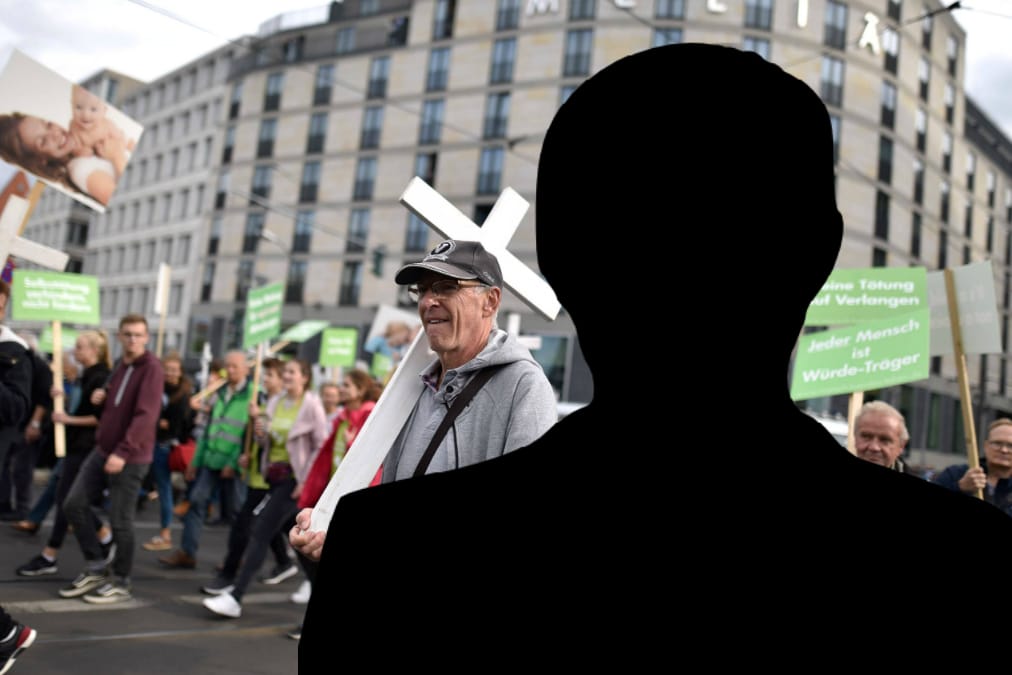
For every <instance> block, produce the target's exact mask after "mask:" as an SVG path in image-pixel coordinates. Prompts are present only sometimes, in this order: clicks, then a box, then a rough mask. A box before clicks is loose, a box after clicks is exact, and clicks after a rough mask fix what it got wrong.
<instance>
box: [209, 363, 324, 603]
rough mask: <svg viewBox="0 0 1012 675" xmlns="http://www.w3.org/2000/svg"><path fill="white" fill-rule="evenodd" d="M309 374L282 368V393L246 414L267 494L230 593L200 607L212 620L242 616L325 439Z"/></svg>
mask: <svg viewBox="0 0 1012 675" xmlns="http://www.w3.org/2000/svg"><path fill="white" fill-rule="evenodd" d="M312 372H313V371H312V367H311V366H310V364H309V363H308V362H307V361H305V360H303V359H294V360H292V361H288V362H286V363H285V367H284V375H283V378H284V390H283V391H282V392H281V393H280V394H278V395H276V396H274V397H272V398H271V399H270V400H269V401H267V407H266V410H265V411H264V412H265V414H260V412H261V411H260V410H258V409H256V408H255V407H254V408H253V409H251V411H250V412H251V416H252V417H254V419H255V423H254V434H255V435H256V437H257V439H258V440H259V441H260V442H261V444H262V445H263V446H264V447H265V451H264V452H262V453H261V455H260V458H259V459H260V467H261V472H262V474H263V476H264V478H265V479H266V481H267V483H268V485H269V486H270V489H269V491H268V493H267V495H266V496H265V497H264V499H263V501H262V503H263V505H264V506H263V510H262V511H261V512H260V513H259V514H258V515H257V517H256V519H255V521H254V522H253V530H252V535H251V537H250V541H249V544H248V545H247V547H246V551H245V555H244V557H243V559H242V563H241V565H240V566H239V571H238V575H237V576H236V579H235V583H234V584H233V588H232V589H231V590H230V591H228V592H223V593H219V594H217V595H215V596H214V597H213V598H207V599H205V600H204V606H205V607H207V608H208V609H209V610H211V611H212V612H214V613H215V614H218V615H221V616H226V617H229V618H238V617H239V616H240V615H241V614H242V598H243V596H244V594H245V592H246V588H247V587H248V586H249V583H250V581H251V580H252V579H253V575H254V574H256V572H257V571H258V570H259V569H260V566H261V565H262V564H263V561H264V558H265V557H266V556H267V550H268V548H269V546H270V541H271V539H272V538H273V537H274V535H276V534H277V533H278V530H279V529H280V528H282V527H284V528H285V529H289V527H290V526H291V523H292V522H293V519H294V517H295V513H296V511H297V508H298V507H297V503H298V498H299V495H300V494H301V492H302V488H303V485H304V484H305V481H306V477H307V475H308V474H309V469H310V467H311V466H312V465H313V462H314V461H315V460H316V456H317V454H319V452H320V447H321V446H322V445H323V442H324V441H325V440H326V439H327V432H328V429H327V416H326V413H324V412H323V404H321V403H320V397H319V396H317V394H316V392H314V391H313V390H312Z"/></svg>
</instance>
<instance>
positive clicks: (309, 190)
mask: <svg viewBox="0 0 1012 675" xmlns="http://www.w3.org/2000/svg"><path fill="white" fill-rule="evenodd" d="M428 154H431V153H428ZM505 157H506V152H505V149H504V148H503V147H502V146H487V147H483V148H481V150H480V156H479V159H478V177H477V181H476V188H475V190H476V192H477V193H478V194H480V195H497V194H498V193H499V192H500V190H501V189H502V174H503V163H504V161H505ZM378 162H379V159H378V158H377V157H375V156H367V157H359V158H358V160H357V161H356V164H355V180H354V182H353V184H352V191H351V199H352V200H353V201H369V200H371V199H372V198H373V191H374V189H375V186H376V175H377V169H378ZM276 168H277V167H276V166H275V165H273V164H261V165H258V166H256V167H254V169H253V179H252V182H251V184H250V191H249V195H248V199H249V202H250V204H251V205H259V206H269V201H270V199H271V189H272V187H273V176H274V173H275V169H276ZM321 173H322V163H321V161H320V160H310V161H307V162H305V163H303V165H302V176H301V178H300V180H299V198H298V201H299V203H300V204H306V203H313V202H316V201H317V199H318V197H319V191H320V177H321ZM429 173H430V174H431V173H432V172H431V171H430V172H429ZM230 184H231V174H230V172H229V171H228V170H227V169H225V170H222V171H221V173H220V174H219V175H218V186H217V192H216V193H215V199H214V208H215V209H223V208H225V207H226V205H227V200H228V195H229V194H230V193H231V192H232V191H231V189H230ZM148 213H149V214H150V211H149V212H148ZM149 217H150V215H149Z"/></svg>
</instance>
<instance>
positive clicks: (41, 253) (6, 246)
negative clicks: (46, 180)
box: [0, 194, 70, 270]
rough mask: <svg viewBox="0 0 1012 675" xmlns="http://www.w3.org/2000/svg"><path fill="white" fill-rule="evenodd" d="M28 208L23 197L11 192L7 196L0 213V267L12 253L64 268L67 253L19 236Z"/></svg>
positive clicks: (53, 266) (43, 263) (50, 266)
mask: <svg viewBox="0 0 1012 675" xmlns="http://www.w3.org/2000/svg"><path fill="white" fill-rule="evenodd" d="M28 208H29V201H28V200H27V199H25V198H24V197H19V196H18V195H13V194H12V195H9V196H8V197H7V205H6V206H5V207H4V210H3V213H2V214H0V267H2V266H3V263H4V262H5V261H6V260H7V256H9V255H13V256H14V257H16V258H21V259H23V260H28V261H31V262H33V263H38V264H39V265H42V266H43V267H48V268H49V269H54V270H62V269H64V268H66V267H67V261H68V260H69V259H70V256H69V255H67V254H66V253H64V252H63V251H57V250H56V249H54V248H49V247H47V246H43V245H42V244H37V243H35V242H34V241H29V240H28V239H24V238H22V237H21V236H20V234H21V223H23V222H24V220H25V217H26V216H27V215H28Z"/></svg>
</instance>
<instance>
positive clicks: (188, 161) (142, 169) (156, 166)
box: [117, 136, 214, 190]
mask: <svg viewBox="0 0 1012 675" xmlns="http://www.w3.org/2000/svg"><path fill="white" fill-rule="evenodd" d="M213 148H214V137H213V136H208V137H206V138H205V139H204V144H203V148H202V149H201V148H200V145H199V144H198V143H197V141H193V142H192V143H188V144H187V145H186V147H185V148H182V147H180V148H174V149H173V150H171V151H170V152H169V153H168V154H167V155H165V154H161V153H159V154H157V155H155V156H154V157H152V158H151V159H147V158H143V159H140V160H138V161H137V164H136V169H135V168H134V163H133V162H131V163H129V164H127V167H126V171H125V172H124V173H123V180H122V182H121V184H120V185H119V186H118V187H117V189H118V190H129V189H131V188H133V187H138V188H142V187H145V186H146V185H148V184H149V183H151V182H154V181H159V180H166V179H168V178H175V177H176V176H182V175H185V174H187V173H190V172H192V171H196V170H197V169H207V168H210V166H211V151H212V149H213Z"/></svg>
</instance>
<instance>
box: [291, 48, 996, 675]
mask: <svg viewBox="0 0 1012 675" xmlns="http://www.w3.org/2000/svg"><path fill="white" fill-rule="evenodd" d="M833 154H834V150H833V138H832V131H831V125H830V120H829V115H828V112H827V109H826V107H825V105H824V104H823V103H822V101H821V100H820V99H819V97H818V96H817V95H816V94H815V93H814V91H813V90H812V89H811V88H810V87H809V86H808V85H806V84H805V83H804V82H802V81H801V80H799V79H797V78H795V77H794V76H791V75H789V74H787V73H785V72H784V71H783V70H782V69H781V68H780V67H778V66H776V65H774V64H772V63H769V62H767V61H765V60H763V59H762V58H761V57H759V56H757V55H756V54H753V53H749V52H743V51H740V50H737V49H734V48H730V47H722V46H716V45H704V44H679V45H672V46H665V47H658V48H654V49H649V50H646V51H642V52H639V53H636V54H633V55H631V56H628V57H625V58H622V59H620V60H618V61H616V62H615V63H613V64H611V65H609V66H607V67H605V68H604V69H602V70H601V71H600V72H598V73H597V74H595V75H593V76H592V77H590V78H589V79H588V80H586V81H585V82H584V83H583V84H581V85H580V86H579V87H578V88H577V89H576V90H575V91H574V92H573V93H572V95H571V96H570V98H569V99H568V100H567V102H566V103H565V104H563V105H562V106H561V107H560V109H559V111H558V112H557V114H556V116H555V118H554V120H553V121H552V123H551V126H550V128H549V129H548V131H547V134H546V137H545V139H544V144H543V148H542V152H541V156H540V160H539V168H538V180H537V195H536V214H537V252H538V264H539V267H540V270H541V272H542V273H543V274H544V276H545V278H546V279H547V280H548V281H549V283H550V284H551V285H552V287H553V288H554V289H555V291H556V293H557V295H558V297H559V300H560V301H561V303H562V306H563V308H564V309H565V310H566V311H567V312H569V313H570V315H571V316H572V320H573V322H574V324H575V326H576V329H577V332H578V338H579V341H580V346H581V348H582V350H583V353H584V355H585V356H586V360H587V363H588V365H589V366H590V369H591V372H592V374H593V378H594V397H593V401H592V402H591V403H590V404H589V405H588V406H586V407H585V408H583V409H581V410H578V411H576V412H575V413H572V414H570V415H569V416H568V417H566V418H565V419H563V420H562V421H560V422H559V423H558V424H557V425H556V426H555V427H553V428H552V429H551V430H549V431H548V432H547V433H546V434H545V435H544V436H542V437H541V439H539V440H538V441H536V442H535V443H533V444H531V445H530V446H527V447H525V448H522V449H520V450H517V451H515V452H513V453H511V454H509V455H506V456H504V457H502V458H498V459H495V460H492V461H489V462H485V463H482V464H478V465H475V466H472V467H467V468H464V469H460V470H457V471H453V472H448V473H443V474H436V475H429V476H425V477H423V478H422V479H420V480H409V481H404V482H398V483H392V484H388V485H383V486H381V487H380V488H369V489H367V490H363V491H359V492H355V493H352V494H349V495H347V496H345V497H344V498H342V500H341V502H340V503H339V504H338V506H337V509H336V511H335V514H334V517H333V520H332V522H331V525H330V529H329V533H328V538H327V541H326V545H325V547H324V549H323V555H322V559H321V567H320V572H319V574H318V576H317V583H316V585H315V586H314V588H313V593H312V599H311V601H310V604H309V607H308V609H307V614H306V617H305V626H304V630H303V634H302V642H301V644H300V648H299V650H300V672H312V667H311V664H312V663H314V659H318V658H320V657H321V654H323V653H325V652H326V650H327V649H328V648H329V647H330V643H329V642H328V640H330V635H331V631H333V630H337V631H338V634H339V635H340V634H341V633H343V631H344V630H345V628H347V626H348V622H347V621H344V620H340V619H335V617H336V616H337V614H339V613H340V612H342V611H348V612H349V613H350V615H349V618H348V621H352V622H362V621H364V622H365V623H366V625H368V626H370V627H371V628H372V629H374V630H377V631H379V632H381V633H383V634H384V635H387V636H388V638H389V641H390V644H391V645H397V644H398V640H399V639H402V638H413V639H418V638H421V637H423V636H424V639H436V640H438V636H440V635H442V636H445V637H448V638H450V639H451V640H452V636H453V635H457V634H458V631H460V632H461V633H463V634H469V635H473V634H480V633H481V632H482V631H490V632H492V633H496V631H497V630H498V629H501V628H502V627H503V626H512V627H514V628H516V629H517V630H527V631H528V632H527V633H525V634H526V635H528V636H531V635H551V636H552V638H551V639H550V642H553V645H554V647H556V648H560V647H561V644H562V643H565V644H566V645H567V647H571V648H573V649H583V650H586V649H592V648H600V647H601V646H602V645H605V644H607V645H611V646H614V645H615V644H616V643H615V639H616V638H617V636H618V635H619V634H621V635H626V636H628V635H634V636H635V635H639V636H642V635H644V634H650V633H651V632H652V630H656V629H657V626H656V625H655V624H656V619H653V618H651V617H654V616H655V614H653V613H652V612H653V610H651V611H649V612H648V611H646V609H644V608H645V607H646V608H650V607H654V608H661V609H662V611H669V610H674V609H677V610H678V611H679V612H684V611H685V607H686V606H687V604H688V603H689V600H688V598H689V597H691V596H693V594H694V593H696V592H699V593H703V594H704V597H705V598H706V601H705V603H704V605H701V607H702V606H705V607H706V608H709V609H707V611H710V609H713V611H714V612H716V611H717V610H716V609H715V608H718V607H721V608H723V609H722V611H731V608H733V611H734V612H736V613H738V616H740V614H741V612H743V611H745V610H747V609H748V608H749V607H750V606H752V605H755V606H757V607H762V608H767V607H768V605H767V604H766V603H765V602H760V601H758V600H757V598H762V599H763V600H766V599H770V598H775V599H776V601H777V602H778V603H779V604H778V605H777V607H779V608H780V609H783V607H784V605H783V603H784V602H785V599H787V598H793V599H795V600H798V601H800V602H805V601H806V598H818V599H819V600H820V601H821V602H823V603H825V604H826V605H827V606H835V605H834V601H838V602H843V601H846V602H851V601H854V600H855V599H856V598H860V599H861V600H864V601H874V600H875V599H878V598H885V597H890V596H889V595H888V594H889V593H890V592H892V590H893V589H894V588H895V587H896V586H897V585H904V586H907V587H908V588H910V589H914V588H920V584H921V583H922V582H923V583H929V582H931V583H937V582H938V581H939V579H941V578H945V577H946V575H952V574H953V573H954V571H955V570H960V569H963V568H962V567H961V566H962V565H973V564H975V563H976V562H977V561H979V560H980V555H981V551H986V554H987V556H988V557H991V556H992V555H996V554H1000V553H1005V552H1007V551H1008V548H1009V547H1010V546H1012V519H1009V518H1008V517H1007V516H1006V515H1005V514H1003V513H1002V512H1000V511H999V510H998V509H996V508H995V507H993V506H991V505H989V504H987V503H984V502H982V501H979V500H976V499H974V498H972V497H969V496H965V495H961V494H958V493H955V492H950V491H946V490H944V489H942V488H940V487H938V486H935V485H932V484H930V483H928V482H926V481H923V480H921V479H918V478H915V477H913V476H909V475H905V474H900V473H898V472H895V471H890V470H888V469H884V468H883V467H880V466H877V465H874V464H871V463H869V462H865V461H863V460H860V459H857V458H856V457H854V456H852V455H851V454H850V453H848V452H847V451H846V449H843V448H841V447H840V446H839V444H838V443H837V442H836V441H835V440H834V439H833V438H832V437H831V436H830V435H829V433H828V432H826V431H825V430H824V429H823V428H822V427H821V426H820V425H819V424H818V423H817V422H815V421H814V420H812V419H810V418H809V417H808V416H806V415H804V414H803V413H802V412H801V411H799V409H798V407H797V405H796V404H795V403H794V402H793V401H792V400H791V399H790V395H789V387H788V370H789V363H790V358H791V353H792V350H793V348H794V345H795V343H796V341H797V338H798V335H799V333H800V331H801V328H802V325H803V319H804V315H805V313H806V310H807V308H808V305H809V303H810V302H811V300H812V299H813V298H814V297H815V295H816V293H817V291H818V290H819V288H820V287H821V285H822V284H823V282H824V281H825V280H826V278H827V276H828V275H829V273H830V271H831V270H832V269H833V266H834V264H835V262H836V258H837V254H838V252H839V248H840V243H841V239H842V234H843V222H842V217H841V215H840V213H839V211H838V209H837V205H836V198H835V179H834V157H833ZM869 208H871V207H869ZM644 326H652V327H654V328H653V329H651V332H650V333H649V334H647V333H645V332H644ZM662 326H667V328H661V327H662ZM970 542H973V543H970ZM956 573H958V572H956ZM897 575H902V576H901V577H900V578H901V579H902V581H897ZM854 593H856V595H852V594H854ZM746 598H751V599H752V600H755V602H750V601H749V600H746ZM729 603H733V604H729ZM701 611H702V610H701ZM446 615H450V616H452V617H454V620H453V621H452V622H451V623H450V625H448V624H447V622H446V621H445V619H443V618H442V617H444V616H446ZM367 617H370V618H367ZM436 617H441V618H440V619H438V620H437V619H436ZM373 619H374V620H375V622H373V621H372V620H373ZM384 625H388V627H387V628H382V629H381V628H379V626H384ZM493 626H494V627H495V628H494V629H493V628H492V627H493ZM361 628H362V626H361V625H359V626H356V627H355V628H354V630H355V632H357V631H358V630H359V629H361ZM387 630H388V631H389V632H386V631H387ZM563 635H565V636H567V637H562V636H563ZM560 640H561V643H560ZM504 642H505V644H504V646H503V648H504V649H506V650H508V649H509V648H510V647H511V646H513V643H511V642H510V641H508V640H505V641H504ZM443 646H446V645H439V644H438V643H436V644H434V649H436V650H440V649H441V648H442V647H443ZM392 648H393V647H392Z"/></svg>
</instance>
